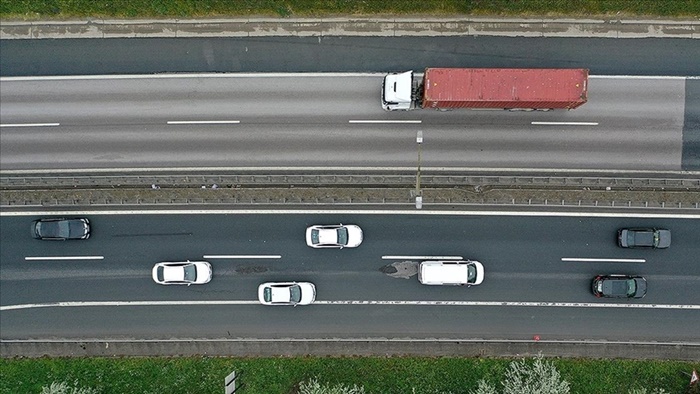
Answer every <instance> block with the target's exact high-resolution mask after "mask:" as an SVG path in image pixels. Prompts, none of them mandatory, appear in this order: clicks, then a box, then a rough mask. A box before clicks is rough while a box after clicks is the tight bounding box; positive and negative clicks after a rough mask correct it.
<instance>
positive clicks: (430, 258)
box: [382, 256, 464, 260]
mask: <svg viewBox="0 0 700 394" xmlns="http://www.w3.org/2000/svg"><path fill="white" fill-rule="evenodd" d="M404 259H417V260H463V259H464V258H463V257H462V256H382V260H404Z"/></svg>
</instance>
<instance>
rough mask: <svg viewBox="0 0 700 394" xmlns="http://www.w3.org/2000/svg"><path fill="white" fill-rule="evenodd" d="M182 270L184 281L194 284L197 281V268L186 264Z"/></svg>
mask: <svg viewBox="0 0 700 394" xmlns="http://www.w3.org/2000/svg"><path fill="white" fill-rule="evenodd" d="M182 270H183V271H184V274H185V281H187V282H194V281H196V280H197V267H195V266H194V264H188V265H186V266H184V267H182Z"/></svg>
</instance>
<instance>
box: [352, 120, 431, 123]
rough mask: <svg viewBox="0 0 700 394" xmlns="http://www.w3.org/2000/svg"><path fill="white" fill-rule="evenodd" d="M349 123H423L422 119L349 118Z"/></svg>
mask: <svg viewBox="0 0 700 394" xmlns="http://www.w3.org/2000/svg"><path fill="white" fill-rule="evenodd" d="M348 122H349V123H389V124H391V123H422V122H423V121H422V120H348Z"/></svg>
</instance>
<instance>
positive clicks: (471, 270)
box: [467, 264, 476, 282]
mask: <svg viewBox="0 0 700 394" xmlns="http://www.w3.org/2000/svg"><path fill="white" fill-rule="evenodd" d="M475 279H476V267H475V266H474V264H469V266H467V282H474V280H475Z"/></svg>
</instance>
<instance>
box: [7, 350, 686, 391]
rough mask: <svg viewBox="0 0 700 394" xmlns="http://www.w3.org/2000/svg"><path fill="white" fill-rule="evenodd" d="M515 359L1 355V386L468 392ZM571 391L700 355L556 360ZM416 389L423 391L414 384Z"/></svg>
mask: <svg viewBox="0 0 700 394" xmlns="http://www.w3.org/2000/svg"><path fill="white" fill-rule="evenodd" d="M511 361H512V360H511V359H487V358H447V357H442V358H425V357H389V358H386V357H382V358H370V357H346V358H333V357H297V358H212V357H182V358H116V359H111V358H41V359H0V372H1V375H2V379H0V393H39V392H41V388H42V387H44V386H48V385H50V384H51V383H52V382H62V381H66V382H71V383H73V382H75V384H76V385H78V386H80V387H90V388H95V389H98V390H99V392H101V393H123V394H128V393H139V394H141V393H170V394H174V393H200V394H207V393H212V394H213V393H220V392H222V391H223V381H224V377H225V376H226V375H228V374H229V373H230V372H231V371H234V370H235V371H236V372H237V374H238V375H239V376H240V379H239V381H238V384H244V389H243V390H242V392H243V393H271V394H273V393H290V392H294V391H293V388H294V387H295V386H296V385H297V384H299V383H300V382H302V381H307V380H309V379H313V378H317V379H318V380H319V381H320V382H324V383H330V384H344V385H353V384H357V385H361V386H364V388H365V390H366V392H367V393H385V394H391V393H401V394H405V393H416V394H421V393H441V392H452V393H466V392H469V391H471V390H474V389H476V387H477V382H478V381H479V380H480V379H485V380H487V381H488V382H491V383H492V384H496V383H497V382H499V381H500V380H501V379H502V378H503V374H504V371H505V370H506V369H507V368H508V365H509V363H510V362H511ZM552 362H553V363H554V365H555V366H556V368H557V369H558V370H559V371H560V373H561V376H562V378H563V379H565V380H566V381H568V382H569V383H570V384H571V393H577V394H588V393H591V394H599V393H627V392H628V390H630V389H632V388H647V389H648V390H651V389H659V388H660V389H665V390H666V392H670V393H682V392H684V389H685V388H686V387H687V385H688V381H689V378H688V377H687V376H686V374H688V373H690V371H692V369H693V368H696V369H700V363H697V362H696V363H690V362H680V361H630V360H616V361H613V360H597V361H594V360H579V359H572V360H570V359H563V360H552ZM414 389H415V391H413V390H414Z"/></svg>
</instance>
